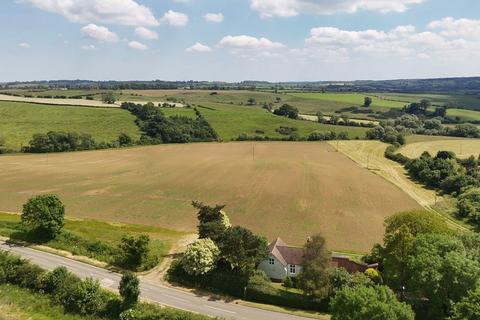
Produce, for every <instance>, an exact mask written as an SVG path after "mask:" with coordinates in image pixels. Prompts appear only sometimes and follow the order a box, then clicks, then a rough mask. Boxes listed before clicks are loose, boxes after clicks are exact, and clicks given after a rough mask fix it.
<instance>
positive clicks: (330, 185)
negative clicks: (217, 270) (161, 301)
mask: <svg viewBox="0 0 480 320" xmlns="http://www.w3.org/2000/svg"><path fill="white" fill-rule="evenodd" d="M355 142H357V141H351V143H355ZM0 167H2V168H3V170H1V171H0V181H2V184H1V185H0V204H1V205H0V210H2V209H3V210H4V211H13V212H18V211H21V207H22V204H23V203H25V201H26V200H27V199H28V198H30V197H31V196H33V195H36V194H41V193H47V192H50V193H57V194H59V196H60V197H61V199H62V201H64V203H65V205H66V210H67V216H68V217H70V218H74V217H75V218H85V219H95V220H104V221H117V222H120V223H127V224H128V223H135V224H142V225H148V226H158V227H162V228H167V229H174V230H181V231H185V232H195V231H196V225H197V218H196V212H195V210H194V208H193V207H192V206H191V201H192V200H198V201H203V202H205V203H208V204H226V205H227V207H226V209H225V210H226V212H227V213H228V214H229V216H230V218H231V220H232V222H233V223H234V224H238V225H242V226H245V227H248V228H251V229H253V230H254V231H255V232H258V233H260V234H262V235H264V236H266V237H267V238H268V239H269V240H272V239H274V238H276V237H278V236H280V237H282V239H284V240H285V241H287V242H289V243H291V244H292V245H302V244H303V243H304V242H305V240H306V239H307V237H308V236H309V235H312V234H314V233H316V232H321V233H322V234H323V235H324V236H325V237H326V238H327V240H328V243H329V247H330V248H331V249H332V250H339V251H355V252H365V251H367V250H370V248H371V246H372V245H373V244H374V243H375V242H379V241H381V239H382V236H383V220H384V219H385V218H386V217H388V216H390V215H392V214H394V213H396V212H398V211H404V210H409V209H416V208H419V206H418V204H417V203H416V202H415V201H414V200H413V199H411V198H410V197H409V196H408V195H407V194H405V193H404V192H403V191H402V190H401V189H399V188H397V187H395V186H394V185H393V184H390V183H389V182H387V181H385V180H384V179H383V178H381V177H379V176H377V175H375V174H373V173H371V172H369V171H368V170H365V169H363V168H361V167H360V166H358V165H357V164H356V163H354V162H353V161H351V160H350V159H348V158H347V157H345V156H343V155H342V154H341V153H338V152H335V150H334V149H333V148H332V147H330V146H329V145H328V144H326V143H321V142H260V143H259V142H231V143H196V144H186V145H159V146H149V147H137V148H130V149H121V150H100V151H87V152H77V153H60V154H50V155H49V157H48V162H47V161H46V156H45V155H10V156H2V157H0ZM379 195H381V196H379ZM69 223H73V222H69ZM68 228H70V227H69V225H67V229H68ZM105 228H106V229H101V230H100V231H97V230H96V229H93V231H92V232H91V235H92V236H95V237H97V235H98V237H100V238H101V237H102V234H103V233H105V234H106V235H108V232H110V231H108V228H111V226H110V225H106V226H105ZM73 231H75V230H73ZM73 231H72V232H73ZM107 231H108V232H107ZM120 234H121V233H118V234H117V236H116V237H117V238H118V237H119V236H120Z"/></svg>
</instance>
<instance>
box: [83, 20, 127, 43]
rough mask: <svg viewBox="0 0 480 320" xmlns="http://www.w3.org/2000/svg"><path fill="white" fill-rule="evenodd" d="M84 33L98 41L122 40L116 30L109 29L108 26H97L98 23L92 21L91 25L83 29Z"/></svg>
mask: <svg viewBox="0 0 480 320" xmlns="http://www.w3.org/2000/svg"><path fill="white" fill-rule="evenodd" d="M81 32H82V34H83V35H85V36H88V37H90V38H93V39H96V40H98V41H104V42H118V41H120V39H119V37H118V35H117V34H116V33H115V32H112V31H110V30H108V28H106V27H102V26H97V25H96V24H93V23H90V24H89V25H87V26H85V27H83V28H82V29H81Z"/></svg>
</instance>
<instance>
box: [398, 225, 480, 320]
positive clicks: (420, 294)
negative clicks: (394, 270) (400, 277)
mask: <svg viewBox="0 0 480 320" xmlns="http://www.w3.org/2000/svg"><path fill="white" fill-rule="evenodd" d="M479 246H480V236H479V235H478V234H477V235H466V236H463V237H461V238H459V237H457V236H452V235H445V234H443V235H442V234H423V235H420V236H418V237H417V239H416V240H415V242H414V244H413V247H412V250H411V252H410V254H409V257H408V260H407V273H408V275H409V279H408V281H407V291H408V292H409V294H410V295H413V296H416V297H417V298H420V299H425V298H426V299H428V306H429V308H428V314H427V315H426V317H428V318H429V319H442V318H445V317H447V316H448V315H449V313H450V312H451V310H452V304H453V303H456V302H458V301H460V300H461V299H462V298H463V297H465V296H466V295H467V293H468V292H469V291H470V290H473V289H475V286H476V284H477V283H478V281H479V279H480V261H479V260H480V256H479V255H478V253H479Z"/></svg>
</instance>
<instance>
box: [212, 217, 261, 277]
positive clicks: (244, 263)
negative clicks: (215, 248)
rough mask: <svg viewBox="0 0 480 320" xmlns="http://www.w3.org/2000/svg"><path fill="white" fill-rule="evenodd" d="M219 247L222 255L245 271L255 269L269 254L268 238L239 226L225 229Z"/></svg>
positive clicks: (234, 265) (233, 265) (234, 266)
mask: <svg viewBox="0 0 480 320" xmlns="http://www.w3.org/2000/svg"><path fill="white" fill-rule="evenodd" d="M219 247H220V251H221V257H222V258H223V259H225V260H226V261H227V262H228V263H230V265H231V266H232V268H235V269H238V270H241V271H243V272H250V271H252V270H253V269H255V268H256V267H257V265H258V264H259V263H260V262H261V261H262V260H263V259H265V258H266V257H267V255H268V251H267V247H268V243H267V240H266V239H265V238H263V237H261V236H258V235H256V234H254V233H253V232H252V231H250V230H248V229H245V228H242V227H239V226H235V227H231V228H229V229H227V230H226V231H225V233H224V235H223V237H222V239H221V241H220V243H219Z"/></svg>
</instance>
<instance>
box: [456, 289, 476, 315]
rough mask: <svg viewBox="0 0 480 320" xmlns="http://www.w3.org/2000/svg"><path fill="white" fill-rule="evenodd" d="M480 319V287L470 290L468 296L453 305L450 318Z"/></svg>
mask: <svg viewBox="0 0 480 320" xmlns="http://www.w3.org/2000/svg"><path fill="white" fill-rule="evenodd" d="M478 319H480V287H478V286H477V288H476V289H475V290H472V291H469V292H468V295H467V296H466V297H463V298H462V300H461V301H459V302H457V303H456V304H455V305H454V306H453V311H452V316H451V317H450V320H478Z"/></svg>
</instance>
